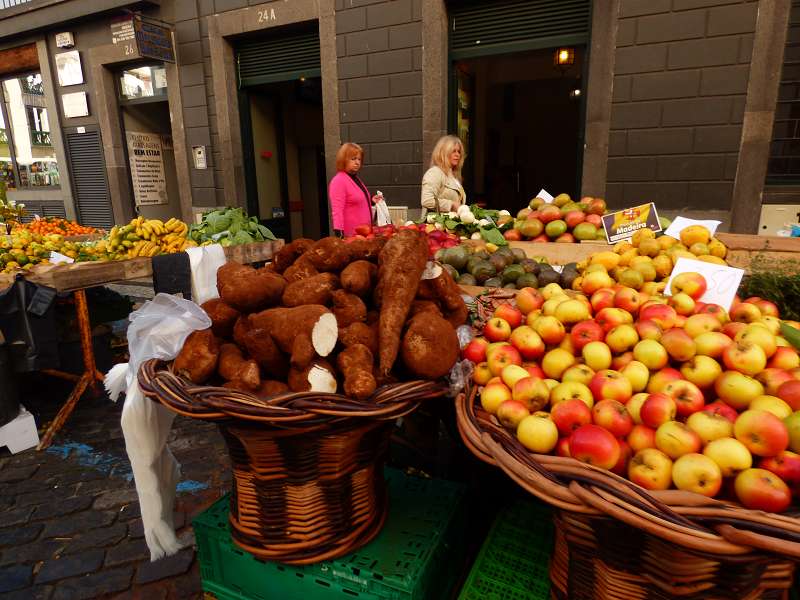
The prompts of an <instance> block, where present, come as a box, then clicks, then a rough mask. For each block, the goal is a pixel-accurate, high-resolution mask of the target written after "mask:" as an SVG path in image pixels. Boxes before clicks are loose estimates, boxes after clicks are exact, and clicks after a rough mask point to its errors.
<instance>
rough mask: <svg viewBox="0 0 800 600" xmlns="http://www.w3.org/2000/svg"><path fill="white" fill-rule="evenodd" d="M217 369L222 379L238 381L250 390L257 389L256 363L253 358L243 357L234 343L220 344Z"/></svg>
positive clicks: (259, 379) (259, 375)
mask: <svg viewBox="0 0 800 600" xmlns="http://www.w3.org/2000/svg"><path fill="white" fill-rule="evenodd" d="M217 370H218V371H219V374H220V375H221V376H222V378H223V379H226V380H228V381H240V382H242V383H243V384H244V385H245V386H247V387H248V388H249V389H250V390H257V389H258V388H259V386H260V385H261V373H260V372H259V370H258V363H256V361H254V360H253V359H245V357H244V355H243V354H242V351H241V350H240V349H239V346H237V345H236V344H222V346H221V347H220V349H219V366H218V368H217Z"/></svg>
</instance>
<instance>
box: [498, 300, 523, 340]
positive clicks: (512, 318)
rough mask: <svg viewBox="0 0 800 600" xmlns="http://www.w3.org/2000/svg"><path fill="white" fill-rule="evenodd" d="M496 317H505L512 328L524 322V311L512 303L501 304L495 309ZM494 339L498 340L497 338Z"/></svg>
mask: <svg viewBox="0 0 800 600" xmlns="http://www.w3.org/2000/svg"><path fill="white" fill-rule="evenodd" d="M494 317H496V318H498V319H503V320H504V321H505V322H506V323H508V324H509V325H510V326H511V329H515V328H516V327H519V326H520V324H521V323H522V311H521V310H519V309H518V308H514V307H513V306H511V305H510V304H501V305H500V306H498V307H497V308H496V309H495V311H494ZM509 335H510V334H509ZM492 341H493V342H496V341H497V340H492Z"/></svg>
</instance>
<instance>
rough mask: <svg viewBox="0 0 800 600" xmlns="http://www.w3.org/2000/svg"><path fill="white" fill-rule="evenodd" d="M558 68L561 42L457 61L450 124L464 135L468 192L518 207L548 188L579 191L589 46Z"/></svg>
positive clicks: (514, 209)
mask: <svg viewBox="0 0 800 600" xmlns="http://www.w3.org/2000/svg"><path fill="white" fill-rule="evenodd" d="M569 50H570V52H571V53H572V57H574V58H573V59H572V64H570V65H568V66H561V67H556V66H554V55H555V53H556V52H557V51H558V48H544V49H540V50H531V51H527V52H516V53H513V54H504V55H494V56H482V57H476V58H468V59H462V60H457V61H454V62H453V64H452V68H453V85H452V88H453V90H454V93H453V97H452V102H451V111H450V114H451V130H453V131H456V132H457V133H458V135H459V137H461V139H462V140H464V143H465V145H466V146H467V147H466V152H467V160H466V162H465V165H464V183H465V186H466V189H467V193H468V195H469V196H470V197H471V198H473V199H474V200H475V201H478V202H484V203H486V205H487V206H490V207H491V208H497V209H507V210H509V211H511V212H512V213H516V212H517V211H518V210H519V209H520V208H523V207H524V206H526V205H527V203H528V201H530V200H531V199H532V198H534V197H535V196H536V194H537V193H538V192H539V190H541V189H542V188H544V189H546V190H547V191H548V192H550V193H551V194H553V195H556V194H559V193H561V192H566V193H569V194H570V195H573V196H576V195H578V194H579V193H580V168H581V164H580V157H581V155H582V149H583V148H582V147H583V142H582V140H583V106H582V104H583V103H582V98H583V83H582V82H583V77H582V72H583V68H584V63H585V49H584V48H583V47H581V46H579V47H570V48H569Z"/></svg>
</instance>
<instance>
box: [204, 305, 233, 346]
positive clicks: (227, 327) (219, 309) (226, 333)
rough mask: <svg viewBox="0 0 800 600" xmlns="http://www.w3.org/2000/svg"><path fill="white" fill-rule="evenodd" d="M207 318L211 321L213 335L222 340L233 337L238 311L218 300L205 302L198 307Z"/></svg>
mask: <svg viewBox="0 0 800 600" xmlns="http://www.w3.org/2000/svg"><path fill="white" fill-rule="evenodd" d="M200 308H202V309H203V310H204V311H206V314H207V315H208V318H209V319H211V331H213V332H214V335H215V336H217V337H221V338H224V339H230V338H231V335H233V326H234V324H235V323H236V319H238V318H239V311H238V310H236V309H235V308H233V307H231V306H228V305H227V304H225V303H224V302H223V301H222V300H220V299H219V298H214V299H213V300H207V301H206V302H203V304H201V305H200Z"/></svg>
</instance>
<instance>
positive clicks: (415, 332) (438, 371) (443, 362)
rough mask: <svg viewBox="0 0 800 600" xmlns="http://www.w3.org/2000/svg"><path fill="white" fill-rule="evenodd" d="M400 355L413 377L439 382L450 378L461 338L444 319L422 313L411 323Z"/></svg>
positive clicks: (404, 337)
mask: <svg viewBox="0 0 800 600" xmlns="http://www.w3.org/2000/svg"><path fill="white" fill-rule="evenodd" d="M400 353H401V357H402V360H403V364H405V366H406V368H407V369H408V371H409V372H410V373H411V374H412V375H414V376H416V377H420V378H422V379H438V378H439V377H443V376H444V375H447V373H448V372H449V371H450V369H451V368H452V367H453V365H454V364H455V362H456V360H458V354H459V347H458V337H457V336H456V331H455V329H453V326H452V325H451V324H450V323H449V322H447V321H446V320H445V319H443V318H442V317H439V316H437V315H434V314H432V313H429V312H421V313H419V314H417V315H416V316H415V317H414V318H413V319H411V321H410V322H409V324H408V329H407V330H406V333H405V335H404V336H403V344H402V347H401V350H400Z"/></svg>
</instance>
